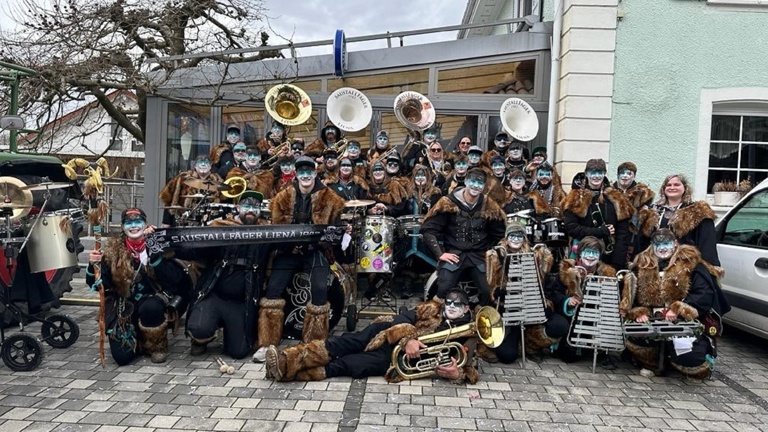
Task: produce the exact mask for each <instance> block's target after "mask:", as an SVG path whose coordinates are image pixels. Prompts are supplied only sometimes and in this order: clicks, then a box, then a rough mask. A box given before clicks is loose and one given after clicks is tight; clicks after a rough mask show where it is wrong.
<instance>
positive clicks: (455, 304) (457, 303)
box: [445, 299, 464, 308]
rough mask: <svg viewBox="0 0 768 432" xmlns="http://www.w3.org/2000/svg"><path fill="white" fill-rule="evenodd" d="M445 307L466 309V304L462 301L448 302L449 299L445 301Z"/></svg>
mask: <svg viewBox="0 0 768 432" xmlns="http://www.w3.org/2000/svg"><path fill="white" fill-rule="evenodd" d="M445 305H446V306H448V307H457V308H460V307H464V303H463V302H461V301H460V300H448V299H446V300H445Z"/></svg>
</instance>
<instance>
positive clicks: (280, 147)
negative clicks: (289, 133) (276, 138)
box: [261, 139, 293, 168]
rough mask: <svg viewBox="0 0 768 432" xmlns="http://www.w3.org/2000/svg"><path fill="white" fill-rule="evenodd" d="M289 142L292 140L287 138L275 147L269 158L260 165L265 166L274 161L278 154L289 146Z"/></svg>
mask: <svg viewBox="0 0 768 432" xmlns="http://www.w3.org/2000/svg"><path fill="white" fill-rule="evenodd" d="M291 142H293V141H292V140H291V139H287V140H285V142H283V143H282V144H280V145H279V146H277V147H275V153H274V154H273V155H272V156H270V157H269V159H267V160H265V161H264V162H262V163H261V165H262V166H263V167H265V168H267V167H269V165H271V164H273V163H275V162H276V161H277V160H278V159H279V158H280V154H281V153H282V152H283V151H285V149H286V148H290V145H291Z"/></svg>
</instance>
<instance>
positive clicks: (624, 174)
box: [612, 162, 655, 262]
mask: <svg viewBox="0 0 768 432" xmlns="http://www.w3.org/2000/svg"><path fill="white" fill-rule="evenodd" d="M636 174H637V165H635V164H634V163H632V162H623V163H622V164H621V165H619V167H618V168H617V169H616V177H617V180H616V181H615V182H613V185H612V186H613V188H614V189H616V190H618V191H621V192H622V193H623V194H624V196H626V197H627V200H628V201H629V203H630V204H632V207H634V208H635V214H634V215H633V216H632V220H631V221H630V223H629V233H630V240H629V248H628V250H627V262H630V261H632V260H633V259H634V258H635V255H636V254H637V253H639V252H640V247H641V246H640V236H639V235H638V234H639V229H638V223H637V222H638V216H639V213H638V212H639V211H640V209H642V208H643V207H644V206H648V205H650V204H651V203H652V202H653V197H654V196H655V194H654V193H653V191H652V190H651V188H649V187H648V186H647V185H646V184H644V183H638V182H636V181H635V175H636Z"/></svg>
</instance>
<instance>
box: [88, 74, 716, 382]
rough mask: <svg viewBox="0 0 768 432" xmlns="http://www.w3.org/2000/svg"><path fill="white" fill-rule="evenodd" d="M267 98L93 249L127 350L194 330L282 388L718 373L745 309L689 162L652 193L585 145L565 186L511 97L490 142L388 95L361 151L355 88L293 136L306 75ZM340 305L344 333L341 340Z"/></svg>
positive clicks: (153, 353) (105, 319)
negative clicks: (725, 289) (561, 371)
mask: <svg viewBox="0 0 768 432" xmlns="http://www.w3.org/2000/svg"><path fill="white" fill-rule="evenodd" d="M265 106H266V110H267V112H268V113H269V115H270V116H271V118H272V119H274V122H272V123H271V128H270V129H269V131H268V132H267V133H266V136H264V137H263V138H261V139H260V140H258V141H257V142H246V141H244V134H243V130H242V129H241V127H240V126H239V125H236V124H233V125H229V126H227V127H226V140H225V141H224V142H221V143H220V144H218V145H216V146H215V147H214V148H212V149H211V151H210V154H207V155H201V156H198V157H196V158H195V159H194V160H193V161H190V162H191V163H190V167H191V168H192V169H190V170H189V171H184V172H181V173H180V174H178V175H177V176H175V177H173V178H171V179H170V180H169V181H168V182H167V184H166V185H165V186H164V188H163V189H162V191H161V193H160V196H159V199H160V201H161V202H162V204H161V205H162V206H163V209H164V210H163V218H162V221H159V222H158V223H154V224H153V223H151V221H148V219H147V215H146V214H145V212H144V211H143V210H142V209H140V208H128V209H126V210H125V211H123V212H122V215H121V225H122V233H121V235H120V236H119V237H115V238H110V239H108V241H107V242H106V244H105V246H104V247H103V248H100V249H96V250H93V251H90V252H89V261H90V264H89V267H88V270H87V273H86V274H87V282H88V284H89V285H93V284H95V283H98V284H99V286H100V287H102V288H101V289H102V290H103V293H104V307H103V314H102V316H101V317H100V320H101V321H102V327H103V329H102V335H101V337H102V338H103V339H104V340H105V341H106V342H108V350H109V353H110V354H111V357H112V359H113V360H114V361H115V362H116V363H117V364H118V365H125V364H129V363H131V362H132V361H134V359H135V358H136V357H137V356H141V355H146V356H149V357H150V358H151V361H152V362H154V363H162V362H164V361H166V359H167V356H168V343H169V333H172V332H177V331H179V332H183V334H184V335H186V340H188V341H189V344H190V353H191V355H192V356H200V355H203V354H205V353H206V352H207V351H208V350H209V349H216V350H217V351H218V350H219V349H220V350H221V354H223V355H226V356H229V357H231V358H233V359H242V358H245V357H248V356H251V355H252V356H253V361H255V362H264V363H265V369H266V377H267V379H272V380H275V381H292V380H322V379H325V378H329V377H336V376H350V377H355V378H359V377H367V376H384V377H386V379H387V380H388V381H390V382H397V381H401V380H407V379H416V378H422V377H439V378H442V379H446V380H449V381H451V382H455V383H464V382H468V383H475V382H477V381H478V379H479V378H480V377H479V372H478V369H477V362H478V360H483V361H487V362H499V363H505V364H507V363H513V362H516V361H518V359H519V358H522V360H523V363H525V360H526V357H528V358H532V359H534V360H535V359H538V358H542V356H553V357H556V358H558V359H561V360H562V361H564V362H567V363H571V362H577V361H580V360H586V361H591V362H592V368H593V370H594V369H595V367H597V366H598V365H599V366H600V367H602V368H605V369H614V368H615V367H616V363H617V362H618V361H625V362H630V363H631V364H633V365H635V366H636V367H637V369H638V370H639V373H640V374H642V375H643V376H647V377H650V376H658V375H662V374H666V373H669V372H671V371H677V372H679V373H681V374H683V375H685V376H688V377H691V378H707V377H709V376H710V374H711V372H712V370H713V369H714V366H715V359H716V357H717V340H718V337H719V336H720V334H721V331H722V326H721V316H722V315H723V314H724V313H726V312H728V310H729V309H730V307H729V305H728V303H727V302H726V300H725V298H724V296H723V294H722V291H721V289H720V287H719V281H718V280H719V278H720V277H721V276H722V274H723V271H722V269H721V268H720V262H719V260H718V255H717V250H716V239H715V226H714V219H715V214H714V212H713V210H712V209H711V208H710V207H709V205H708V204H707V203H706V202H704V201H693V200H692V195H693V191H692V189H691V186H690V184H689V182H688V181H687V179H686V178H685V177H684V176H683V175H680V174H670V175H668V176H667V177H666V178H665V179H664V181H663V182H661V184H659V185H654V186H653V187H651V186H649V185H646V184H644V183H642V182H638V181H637V177H636V176H637V175H638V174H639V173H640V174H642V172H643V169H649V167H638V166H637V165H636V164H635V163H633V162H631V161H625V162H621V163H619V164H617V165H616V166H615V167H613V168H612V169H611V170H610V171H609V168H608V166H607V164H606V162H605V161H604V160H602V159H591V160H589V161H588V162H587V163H586V165H585V166H584V169H583V171H582V172H580V173H578V174H577V175H576V176H575V177H574V178H573V179H572V180H571V187H570V191H569V192H567V193H566V192H565V190H564V189H563V187H562V179H561V178H560V176H559V175H558V172H557V170H556V169H555V167H554V166H553V164H552V163H551V161H550V160H549V158H548V156H549V155H548V154H547V150H546V148H544V147H534V148H530V147H531V145H530V143H531V141H532V140H533V139H534V138H535V136H536V134H537V131H538V120H536V115H535V113H534V112H533V110H532V109H531V107H530V106H529V105H528V104H527V103H526V102H524V101H522V100H520V99H514V98H513V99H508V100H507V101H505V102H504V104H502V106H501V109H500V117H501V124H502V128H501V130H500V131H498V133H496V134H495V135H494V136H493V140H492V142H491V143H489V144H488V146H487V147H488V150H487V151H484V150H483V148H482V147H481V146H479V145H478V143H475V142H473V141H472V138H471V137H470V136H462V137H453V138H452V142H451V143H450V144H452V147H454V148H451V149H449V148H447V147H448V146H444V145H443V143H444V140H442V139H441V136H440V127H439V125H437V124H436V123H435V110H434V107H433V106H432V104H431V103H430V101H429V100H428V99H427V98H426V97H425V96H423V95H421V94H419V93H416V92H404V93H401V94H400V95H398V96H397V97H396V98H395V103H394V114H395V116H396V117H397V119H398V121H399V122H400V123H401V124H402V125H403V126H404V127H405V129H407V131H408V132H407V135H406V138H405V139H404V140H403V142H401V143H397V144H395V143H392V142H390V140H389V134H388V132H387V131H386V130H379V131H373V132H375V136H374V137H373V140H372V143H366V146H363V145H362V143H361V142H359V141H357V140H354V139H351V138H347V137H345V134H352V133H354V132H358V131H361V130H363V129H365V128H366V127H367V126H368V124H369V123H370V120H371V113H372V110H371V104H370V102H369V101H368V99H367V97H366V96H365V95H364V94H363V93H362V92H359V91H358V90H355V89H351V88H343V89H340V90H338V91H336V92H334V93H333V94H332V95H331V96H330V97H329V98H328V103H327V113H328V118H329V119H330V120H329V121H328V122H327V123H326V124H325V125H324V127H323V128H322V129H321V130H320V133H319V137H317V138H316V139H313V140H312V141H309V140H305V139H302V138H301V137H296V136H291V134H290V130H291V128H292V127H296V126H298V125H302V124H304V123H305V122H307V121H308V120H309V118H310V115H311V110H312V108H311V107H312V105H311V102H310V99H309V97H308V95H307V94H306V93H305V92H304V91H303V90H302V89H301V88H299V87H297V86H294V85H287V84H286V85H278V86H275V87H273V88H272V89H270V91H269V92H268V93H267V95H266V99H265ZM342 113H346V114H344V115H342ZM349 113H353V114H354V115H351V116H350V115H349ZM350 117H351V120H350ZM373 132H372V133H373ZM364 147H369V148H367V149H365V148H364ZM95 272H98V278H97V277H96V276H95ZM358 284H359V285H360V288H361V289H360V294H361V295H360V296H359V297H360V298H358ZM410 297H419V298H420V299H421V303H418V305H417V306H416V307H415V308H413V309H407V308H400V309H397V310H395V312H396V313H395V312H392V313H388V314H381V315H380V316H378V317H377V318H375V319H374V320H373V321H372V323H371V324H369V325H367V326H365V327H364V328H362V329H359V328H356V323H357V316H358V315H359V313H360V311H359V310H358V307H359V308H361V309H362V308H366V307H369V306H370V305H371V304H379V303H382V302H383V303H384V304H387V305H390V304H392V303H395V304H396V302H397V301H398V300H399V299H408V298H410ZM358 305H359V306H358ZM344 315H346V316H347V328H348V330H349V332H346V333H343V334H341V333H340V332H336V333H337V334H340V335H330V333H332V330H333V328H334V327H335V326H336V325H337V324H338V323H339V321H340V319H341V317H342V316H344ZM182 318H183V319H182ZM217 338H218V340H219V341H220V343H216V344H215V348H214V347H213V346H210V347H209V345H211V344H212V343H213V342H214V341H216V340H217ZM286 339H295V340H299V341H300V342H299V343H298V344H292V343H286ZM219 347H220V348H219ZM102 349H103V348H102Z"/></svg>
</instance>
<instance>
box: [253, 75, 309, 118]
mask: <svg viewBox="0 0 768 432" xmlns="http://www.w3.org/2000/svg"><path fill="white" fill-rule="evenodd" d="M264 107H265V108H266V109H267V112H268V113H269V115H270V116H272V118H273V119H275V120H276V121H278V122H280V123H281V124H283V125H285V126H297V125H300V124H302V123H304V122H306V121H307V120H309V116H310V115H312V101H310V100H309V96H308V95H307V93H306V92H304V90H302V89H300V88H299V87H296V86H295V85H291V84H278V85H276V86H274V87H272V88H271V89H269V91H268V92H267V95H266V97H264Z"/></svg>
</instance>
